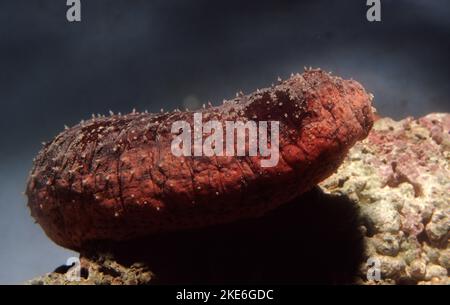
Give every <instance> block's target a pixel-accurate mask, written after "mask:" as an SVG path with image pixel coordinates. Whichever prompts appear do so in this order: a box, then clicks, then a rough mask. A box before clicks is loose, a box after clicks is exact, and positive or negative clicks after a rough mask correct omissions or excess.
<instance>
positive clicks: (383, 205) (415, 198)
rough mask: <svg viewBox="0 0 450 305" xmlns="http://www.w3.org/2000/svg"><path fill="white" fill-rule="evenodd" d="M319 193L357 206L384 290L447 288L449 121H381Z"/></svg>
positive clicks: (444, 117)
mask: <svg viewBox="0 0 450 305" xmlns="http://www.w3.org/2000/svg"><path fill="white" fill-rule="evenodd" d="M320 186H321V187H322V188H323V190H325V191H326V192H328V193H332V194H343V195H347V196H349V197H350V198H351V199H353V200H354V201H355V202H357V204H358V205H359V206H360V210H361V216H362V221H363V223H364V226H363V227H362V228H361V229H362V230H363V232H365V236H366V237H365V240H366V251H365V252H366V253H365V254H366V257H367V258H369V257H374V258H377V259H379V262H380V263H381V281H380V282H379V283H384V284H396V283H397V284H399V283H400V284H416V283H417V284H430V283H431V284H434V283H437V284H450V279H449V276H448V275H449V274H448V272H449V268H450V249H449V248H448V241H449V230H450V220H449V217H450V114H430V115H427V116H425V117H423V118H420V119H418V120H414V119H413V118H407V119H404V120H402V121H398V122H396V121H393V120H391V119H388V118H384V119H380V120H378V121H376V122H375V124H374V127H373V129H372V131H371V133H370V134H369V136H368V137H367V139H366V140H364V141H362V142H360V143H357V144H356V145H355V146H354V147H353V148H352V149H351V150H350V152H349V155H348V156H347V158H346V160H345V161H344V163H343V164H342V165H341V167H340V168H339V170H338V171H337V173H335V174H334V175H333V176H331V177H330V178H328V179H327V180H325V181H323V182H322V183H320ZM366 272H367V266H365V265H363V266H362V267H361V275H362V276H361V277H362V281H363V282H364V283H369V284H370V283H375V282H373V281H367V280H366V276H365V274H366Z"/></svg>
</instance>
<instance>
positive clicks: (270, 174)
mask: <svg viewBox="0 0 450 305" xmlns="http://www.w3.org/2000/svg"><path fill="white" fill-rule="evenodd" d="M370 100H371V97H370V96H369V94H367V93H366V92H365V90H364V89H363V87H362V86H361V85H360V84H359V83H357V82H355V81H349V80H342V79H340V78H338V77H334V76H331V75H330V74H328V73H325V72H323V71H320V70H310V71H306V72H305V73H303V74H302V75H299V74H297V75H295V76H292V77H291V78H290V79H288V80H286V81H283V82H280V83H279V84H277V85H275V86H272V87H270V88H267V89H262V90H258V91H257V92H254V93H252V94H249V95H239V96H238V97H236V98H235V99H233V100H229V101H226V102H224V104H223V105H221V106H219V107H207V108H205V109H202V110H201V111H202V116H203V120H204V121H207V120H218V121H220V122H224V121H244V122H245V121H246V120H254V121H279V122H280V158H279V162H278V164H277V165H276V166H274V167H267V168H264V167H261V162H260V161H261V159H262V158H264V159H267V157H261V156H253V157H249V156H245V157H232V156H213V157H205V156H203V157H185V156H181V157H176V156H174V155H173V154H172V152H171V142H172V140H173V138H174V137H175V136H176V135H174V134H173V133H172V132H171V126H172V123H173V122H175V121H177V120H184V121H187V122H189V123H190V124H191V125H192V124H193V112H189V111H186V112H180V111H174V112H171V113H161V114H148V113H136V112H133V113H130V114H127V115H111V116H109V117H101V118H94V119H91V120H89V121H86V122H84V123H80V124H78V125H76V126H74V127H72V128H69V129H67V130H65V131H63V132H62V133H60V134H59V135H58V136H57V137H56V138H55V139H53V141H51V142H50V143H48V144H46V145H45V146H44V148H43V149H42V151H41V152H40V153H39V155H38V157H37V158H36V159H35V162H34V167H33V169H32V172H31V175H30V179H29V182H28V185H27V191H26V194H27V196H28V205H29V207H30V210H31V213H32V216H33V217H34V218H35V219H36V221H37V222H38V223H39V224H40V225H41V226H42V228H43V229H44V231H45V232H46V234H47V235H48V236H49V237H50V238H51V239H52V240H53V241H55V242H56V243H57V244H59V245H61V246H64V247H67V248H71V249H75V250H79V249H81V248H82V247H83V245H84V244H85V243H87V242H90V241H93V240H117V241H120V240H127V239H131V238H135V237H141V236H144V235H148V234H153V233H158V232H165V231H172V230H180V229H185V228H195V227H201V226H207V225H212V224H218V223H225V222H230V221H233V220H237V219H241V218H246V217H256V216H259V215H261V214H263V213H265V212H266V211H268V210H270V209H273V208H275V207H277V206H278V205H280V204H283V203H286V202H287V201H289V200H291V199H292V198H294V197H296V196H298V195H299V194H301V193H303V192H305V191H306V190H308V189H310V188H311V187H312V186H314V185H316V184H317V183H318V182H320V181H321V180H323V179H325V178H326V177H328V176H329V175H331V174H332V173H333V172H334V171H335V170H336V169H337V167H338V166H339V164H340V163H341V162H342V160H343V158H344V157H345V155H346V153H347V151H348V149H349V148H350V147H351V146H352V145H353V144H354V143H355V142H356V141H358V140H361V139H363V138H365V137H366V136H367V134H368V132H369V130H370V128H371V126H372V123H373V114H372V108H371V105H370ZM269 130H270V129H269Z"/></svg>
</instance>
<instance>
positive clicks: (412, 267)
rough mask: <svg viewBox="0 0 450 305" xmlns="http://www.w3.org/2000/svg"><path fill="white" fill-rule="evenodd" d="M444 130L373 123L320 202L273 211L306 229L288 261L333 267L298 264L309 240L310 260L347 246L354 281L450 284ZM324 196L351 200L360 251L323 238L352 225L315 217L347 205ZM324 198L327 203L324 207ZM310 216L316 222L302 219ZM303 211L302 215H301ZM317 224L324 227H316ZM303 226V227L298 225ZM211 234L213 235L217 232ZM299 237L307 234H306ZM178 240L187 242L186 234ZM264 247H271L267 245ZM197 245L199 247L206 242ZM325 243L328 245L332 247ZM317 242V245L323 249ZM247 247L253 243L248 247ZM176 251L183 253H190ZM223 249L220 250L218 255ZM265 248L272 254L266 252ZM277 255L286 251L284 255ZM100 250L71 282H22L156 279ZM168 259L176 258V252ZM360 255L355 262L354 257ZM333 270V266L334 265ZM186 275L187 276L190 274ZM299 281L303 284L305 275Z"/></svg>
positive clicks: (434, 124) (449, 137) (84, 257)
mask: <svg viewBox="0 0 450 305" xmlns="http://www.w3.org/2000/svg"><path fill="white" fill-rule="evenodd" d="M449 132H450V114H439V113H436V114H429V115H427V116H425V117H422V118H420V119H413V118H406V119H404V120H401V121H394V120H392V119H389V118H382V119H379V120H377V121H376V122H375V125H374V127H373V129H372V131H371V133H370V134H369V136H368V138H366V139H365V140H364V141H362V142H359V143H357V144H356V145H355V146H354V147H353V148H352V149H351V150H350V152H349V154H348V156H347V157H346V159H345V161H344V162H343V164H342V165H341V166H340V168H339V169H338V171H337V172H336V173H335V174H334V175H332V176H331V177H329V178H328V179H326V180H325V181H323V182H321V183H320V185H319V187H320V189H321V192H323V193H324V196H325V197H323V196H319V197H320V198H321V199H320V200H321V201H320V202H321V203H320V204H317V202H314V203H313V204H309V202H310V201H312V199H311V198H312V197H311V196H312V195H308V196H309V197H308V196H306V197H304V198H302V199H301V200H300V201H302V200H303V201H307V202H303V203H302V202H296V203H295V204H296V206H297V207H292V204H291V206H289V204H288V206H287V208H286V207H279V208H278V209H277V210H280V211H282V209H285V212H284V213H285V214H286V215H293V214H294V215H295V214H297V215H299V216H295V217H297V218H293V221H292V222H291V223H290V222H289V221H283V219H284V217H285V216H283V215H281V216H280V215H278V216H276V217H278V218H277V220H276V221H278V223H279V222H280V221H281V222H286V223H288V224H285V226H286V230H288V231H289V232H292V231H297V230H304V229H305V228H307V230H305V231H306V232H307V234H306V235H307V237H306V239H305V238H304V237H302V238H303V239H297V240H296V241H295V243H298V244H300V245H302V247H303V248H301V249H300V250H299V251H298V252H295V251H293V252H292V256H293V257H294V258H293V259H292V260H291V261H292V262H294V263H296V264H303V265H304V266H305V265H306V266H307V265H313V267H311V270H310V271H311V273H309V275H308V276H311V275H313V274H314V271H315V270H316V269H317V272H319V271H320V272H322V271H323V270H322V269H330V268H333V267H332V266H331V267H330V266H327V267H326V268H322V269H320V264H325V261H327V260H326V259H325V260H324V259H322V260H317V262H314V264H316V265H314V264H311V263H310V262H308V261H306V262H305V259H304V257H300V258H298V260H296V259H295V257H297V254H298V255H304V254H305V251H303V249H304V247H307V248H308V244H309V245H311V243H312V242H311V241H315V242H316V243H314V245H315V247H313V246H312V245H311V246H310V247H309V248H308V250H309V251H310V252H311V251H317V252H316V253H314V252H313V255H312V256H320V254H321V253H323V252H326V251H330V252H333V251H334V252H335V253H336V248H337V247H336V245H343V246H342V248H348V250H349V251H354V252H358V251H360V252H361V253H356V255H355V256H354V257H355V258H354V259H353V258H352V260H353V261H354V263H355V264H357V268H356V270H357V271H356V272H355V271H351V272H352V273H354V276H353V277H352V280H351V282H352V283H357V284H450V278H449V269H450V249H449V248H448V241H449V237H450V235H449V231H450V221H449V215H450V133H449ZM326 196H328V197H326ZM316 197H317V196H316ZM316 197H314V198H316ZM330 198H347V199H349V200H348V202H351V203H350V205H351V210H353V208H354V210H355V211H357V215H358V219H359V221H358V225H357V226H355V227H356V228H357V231H358V234H360V235H361V240H362V241H363V242H362V243H361V247H358V246H354V247H352V243H353V242H354V241H353V240H359V239H358V238H355V239H350V240H349V239H336V240H334V241H333V242H334V244H331V243H330V242H329V240H328V239H327V238H329V236H330V235H333V234H334V235H337V236H338V235H339V234H341V233H342V235H348V234H349V233H348V232H349V228H350V227H349V226H348V225H347V223H345V222H342V223H340V222H339V221H342V220H343V219H342V218H345V217H348V213H347V212H348V211H347V212H345V213H343V215H344V216H343V217H340V218H341V219H338V220H337V221H338V222H335V223H333V224H329V227H326V225H325V223H326V222H327V221H328V220H327V219H326V217H321V213H323V214H326V213H328V214H333V215H334V214H335V211H334V210H332V211H330V210H328V207H330V208H333V209H334V208H339V207H338V206H337V205H341V204H342V205H343V204H345V202H346V201H342V200H338V201H330ZM316 200H317V198H316ZM324 201H327V202H325V203H323V202H324ZM301 204H304V206H305V207H306V208H305V207H303V210H299V209H300V208H301V207H300V208H299V205H301ZM332 205H334V206H332ZM289 209H291V210H289ZM293 209H297V210H293ZM322 211H323V212H322ZM280 213H281V214H282V213H283V212H280ZM280 213H279V214H280ZM311 213H315V214H316V217H314V218H313V220H310V222H308V221H309V219H310V218H311V217H310V215H309V214H311ZM346 213H347V214H346ZM272 214H273V213H272ZM301 214H308V215H306V216H300V215H301ZM336 215H337V214H336ZM338 216H340V215H338ZM264 217H266V219H264ZM270 217H271V218H270ZM276 217H275V218H276ZM301 217H304V218H301ZM273 218H274V216H270V215H269V216H263V217H261V218H260V219H259V220H258V221H259V222H256V221H255V222H254V223H250V224H248V223H249V221H247V227H244V228H243V227H242V225H237V229H236V228H234V229H235V230H236V232H240V233H242V232H245V230H247V231H249V230H250V231H251V230H253V231H258V229H254V228H255V226H256V228H266V227H268V226H270V225H272V224H274V223H276V222H274V221H273ZM291 218H292V217H291ZM338 218H339V217H338ZM321 219H322V221H323V223H322V225H321V224H320V222H321ZM294 222H295V224H294ZM299 223H300V225H299ZM301 223H303V227H302V226H301ZM230 226H231V227H232V226H233V224H231V225H228V227H227V228H226V231H227V232H229V231H230ZM258 226H259V227H258ZM289 226H290V227H289ZM249 227H251V228H252V229H249ZM341 228H344V229H341ZM272 231H273V229H272ZM272 231H270V232H272ZM236 232H233V233H230V234H231V237H232V238H233V236H235V237H236V236H238V235H236ZM267 232H269V231H267ZM280 232H281V233H280ZM280 232H276V233H273V234H274V235H273V236H272V237H271V238H272V241H275V240H276V241H278V240H279V239H280V238H279V233H280V234H283V232H282V231H280ZM297 232H298V231H297ZM324 232H325V233H324ZM322 233H323V234H322ZM211 234H213V235H215V234H217V232H212V233H211ZM219 234H220V231H219ZM242 234H246V233H242ZM277 234H278V235H277ZM302 234H304V235H305V233H302ZM260 235H261V231H258V235H257V236H260ZM293 235H294V234H293ZM298 235H300V234H298ZM255 236H256V235H255ZM294 236H295V235H294ZM181 238H182V240H186V238H185V236H183V237H181ZM283 238H285V237H283ZM295 238H297V237H295ZM325 239H326V240H325ZM243 240H245V242H243V243H242V244H243V245H247V244H248V240H249V239H248V238H247V237H246V238H243ZM322 240H323V243H322ZM265 242H266V244H267V243H268V244H270V240H266V241H265ZM202 243H203V244H204V241H202ZM355 243H356V242H355ZM221 244H223V242H222V243H221ZM291 244H292V240H291V241H289V245H291ZM330 244H331V245H334V246H330ZM317 245H322V247H321V246H317ZM215 246H216V247H218V246H217V245H215ZM278 246H279V245H278V244H277V246H274V247H273V248H279V247H278ZM204 247H208V245H207V244H204ZM249 247H253V246H252V245H249ZM289 247H291V246H289ZM158 248H160V247H158ZM181 249H185V250H184V251H188V248H181ZM224 249H225V248H220V247H219V251H220V252H221V253H222V252H223V251H224ZM239 249H240V248H239ZM265 249H267V248H265ZM289 249H291V248H289ZM314 249H315V250H314ZM267 250H269V251H270V249H267ZM182 251H183V250H182ZM199 251H200V250H199ZM162 252H163V254H162V255H163V256H165V254H164V248H163V249H162ZM255 252H258V253H261V252H262V250H261V249H259V248H258V249H257V250H255ZM278 252H280V251H278ZM282 252H284V253H286V251H285V250H282ZM102 253H111V252H108V251H106V252H105V251H103V250H101V251H100V250H99V251H95V250H94V251H90V252H89V253H82V254H81V259H80V261H81V269H80V275H81V276H80V278H79V279H76V280H73V278H71V277H69V276H68V273H69V272H71V271H73V269H70V270H69V268H68V267H67V268H64V267H60V268H57V270H55V271H54V272H52V273H49V274H46V275H44V276H41V277H39V278H36V279H33V280H31V281H29V282H28V284H151V283H154V282H155V278H157V277H158V272H156V271H155V269H157V265H156V264H155V265H151V264H146V263H142V262H140V261H139V260H138V259H133V258H130V259H129V260H128V261H126V262H124V261H123V260H118V259H116V257H115V256H114V255H112V254H102ZM168 255H170V254H168ZM223 255H224V257H225V258H227V257H229V256H227V255H228V254H223ZM337 255H338V254H337ZM173 257H175V258H176V257H177V255H176V253H175V254H174V256H173ZM269 257H270V256H269ZM341 257H342V258H345V257H348V253H346V252H345V251H344V252H342V253H341ZM359 257H361V258H360V259H356V258H359ZM368 259H372V260H376V261H377V262H378V264H379V265H378V266H379V279H377V278H375V279H368V278H367V274H368V272H369V268H371V266H368V265H367V263H366V262H367V260H368ZM254 260H255V257H252V258H251V261H254ZM200 263H201V262H200ZM263 263H264V267H262V266H259V267H257V268H256V269H258V270H260V269H261V268H267V266H268V265H270V263H268V262H267V261H264V262H263ZM278 263H279V262H278ZM304 263H305V264H304ZM339 265H340V264H339V262H337V264H336V265H335V266H339ZM168 266H170V264H169V265H168ZM161 268H163V267H161ZM164 268H166V266H164ZM337 268H338V267H337ZM303 269H304V268H303ZM303 269H299V270H303ZM321 270H322V271H321ZM153 271H155V273H153ZM296 272H297V271H296ZM175 273H176V270H175ZM331 273H334V275H335V274H338V273H342V272H341V271H336V270H335V271H333V270H331ZM155 274H156V276H155ZM180 275H182V276H184V277H185V278H186V274H185V273H183V274H181V272H180ZM334 275H333V276H334ZM187 278H188V279H189V276H187ZM269 279H270V278H269ZM269 282H270V280H269ZM294 282H295V281H294ZM302 282H308V278H306V280H304V281H302ZM311 282H317V279H311ZM329 282H331V283H339V282H340V281H339V280H336V279H335V278H333V279H332V280H331V281H329ZM346 282H348V281H346Z"/></svg>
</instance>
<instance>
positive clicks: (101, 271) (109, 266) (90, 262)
mask: <svg viewBox="0 0 450 305" xmlns="http://www.w3.org/2000/svg"><path fill="white" fill-rule="evenodd" d="M58 269H60V270H58ZM75 270H77V269H76V267H72V268H69V267H64V266H62V267H59V268H57V270H55V271H54V272H51V273H47V274H45V275H43V276H40V277H38V278H35V279H32V280H30V281H28V282H26V283H25V284H28V285H145V284H149V283H150V282H151V280H152V278H153V277H154V275H153V273H152V272H151V271H150V270H149V269H148V266H146V265H145V264H141V263H133V264H131V265H127V266H124V265H122V264H120V263H118V262H117V261H116V260H114V259H113V258H112V256H111V255H110V254H97V255H96V256H93V257H90V258H87V257H82V258H81V259H80V268H79V269H78V270H77V272H78V274H75V273H74V271H75Z"/></svg>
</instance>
